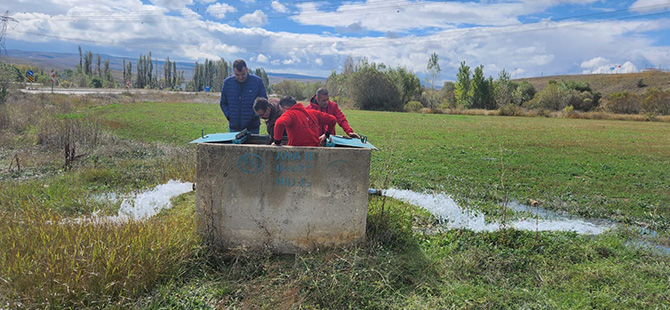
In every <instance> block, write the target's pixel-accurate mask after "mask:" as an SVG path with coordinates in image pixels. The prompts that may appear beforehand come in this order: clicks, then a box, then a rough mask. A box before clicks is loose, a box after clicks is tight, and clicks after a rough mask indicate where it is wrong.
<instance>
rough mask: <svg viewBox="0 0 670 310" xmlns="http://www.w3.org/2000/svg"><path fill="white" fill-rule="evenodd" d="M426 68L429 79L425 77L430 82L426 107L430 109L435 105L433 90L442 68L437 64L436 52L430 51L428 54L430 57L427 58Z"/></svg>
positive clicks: (435, 99) (435, 96)
mask: <svg viewBox="0 0 670 310" xmlns="http://www.w3.org/2000/svg"><path fill="white" fill-rule="evenodd" d="M426 69H428V73H429V75H430V79H428V78H426V80H427V82H428V83H430V91H429V92H428V94H429V95H428V107H429V108H431V109H435V108H436V107H437V101H438V99H437V94H436V92H435V83H436V82H437V78H438V77H439V75H440V72H441V71H442V69H441V68H440V64H439V57H438V56H437V53H432V54H430V58H429V59H428V65H427V66H426Z"/></svg>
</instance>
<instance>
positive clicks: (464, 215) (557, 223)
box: [383, 189, 615, 235]
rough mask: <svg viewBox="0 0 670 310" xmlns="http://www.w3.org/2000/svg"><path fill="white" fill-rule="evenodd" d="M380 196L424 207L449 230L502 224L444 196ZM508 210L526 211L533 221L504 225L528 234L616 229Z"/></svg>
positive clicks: (536, 211)
mask: <svg viewBox="0 0 670 310" xmlns="http://www.w3.org/2000/svg"><path fill="white" fill-rule="evenodd" d="M383 195H385V196H387V197H391V198H395V199H398V200H400V201H405V202H407V203H409V204H412V205H415V206H419V207H423V208H425V209H426V210H428V211H429V212H430V213H431V214H433V215H434V216H435V217H437V218H438V219H439V220H440V221H442V222H443V223H444V224H445V225H446V227H448V228H463V229H469V230H472V231H478V232H479V231H494V230H499V229H500V228H501V227H502V226H503V225H502V224H501V223H496V222H487V221H486V218H485V216H484V214H483V213H481V212H479V211H473V210H465V209H462V208H461V207H459V206H458V204H456V202H455V201H454V200H453V199H452V198H451V197H450V196H448V195H445V194H421V193H417V192H413V191H410V190H398V189H388V190H384V191H383ZM509 208H510V209H512V210H514V211H517V212H529V213H531V214H532V218H527V219H519V220H514V221H510V222H508V223H507V224H506V225H505V226H506V227H511V228H515V229H518V230H529V231H574V232H576V233H578V234H584V235H598V234H601V233H603V232H605V231H608V230H610V229H612V228H614V227H615V226H614V225H613V224H610V223H606V222H604V221H603V222H602V223H595V222H590V221H587V220H584V219H575V218H568V217H565V216H561V215H559V214H557V213H554V212H551V211H547V210H543V209H541V208H534V207H528V206H524V205H520V204H518V203H510V205H509Z"/></svg>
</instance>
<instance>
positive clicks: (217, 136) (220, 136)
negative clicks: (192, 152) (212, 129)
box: [191, 132, 239, 143]
mask: <svg viewBox="0 0 670 310" xmlns="http://www.w3.org/2000/svg"><path fill="white" fill-rule="evenodd" d="M238 133H239V132H224V133H210V134H206V135H204V136H202V137H200V138H198V139H195V140H193V141H191V143H203V142H232V141H233V140H235V135H237V134H238Z"/></svg>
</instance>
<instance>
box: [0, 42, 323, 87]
mask: <svg viewBox="0 0 670 310" xmlns="http://www.w3.org/2000/svg"><path fill="white" fill-rule="evenodd" d="M138 56H139V55H138ZM7 57H8V59H9V62H11V63H14V64H22V65H35V66H39V67H41V68H42V69H43V70H46V71H49V70H51V69H55V70H65V69H74V68H75V67H76V66H77V65H78V64H79V53H53V52H33V51H20V50H7ZM100 57H101V59H102V62H104V61H105V59H109V68H110V69H111V70H112V71H118V72H123V57H118V56H111V55H106V54H100ZM93 61H94V62H95V61H96V55H95V54H93ZM126 61H132V62H133V71H135V68H136V67H135V64H136V63H137V59H136V58H129V57H126ZM155 64H156V60H155V59H154V66H155ZM163 64H164V61H162V60H158V67H159V69H158V70H159V74H160V72H162V69H163ZM194 64H195V62H177V71H184V77H185V78H186V79H188V80H190V79H191V78H192V77H193V65H194ZM266 73H267V75H268V78H269V79H270V83H271V84H275V83H279V82H281V81H283V80H296V81H300V82H316V81H321V82H324V83H325V81H326V78H324V77H316V76H307V75H300V74H290V73H275V72H266ZM121 75H122V74H121V73H119V74H118V75H117V74H114V77H117V76H118V77H120V76H121Z"/></svg>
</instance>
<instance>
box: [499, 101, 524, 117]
mask: <svg viewBox="0 0 670 310" xmlns="http://www.w3.org/2000/svg"><path fill="white" fill-rule="evenodd" d="M499 112H500V115H502V116H521V115H523V114H524V113H523V108H522V107H520V106H518V105H516V104H513V103H508V104H505V105H502V106H500V109H499Z"/></svg>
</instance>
